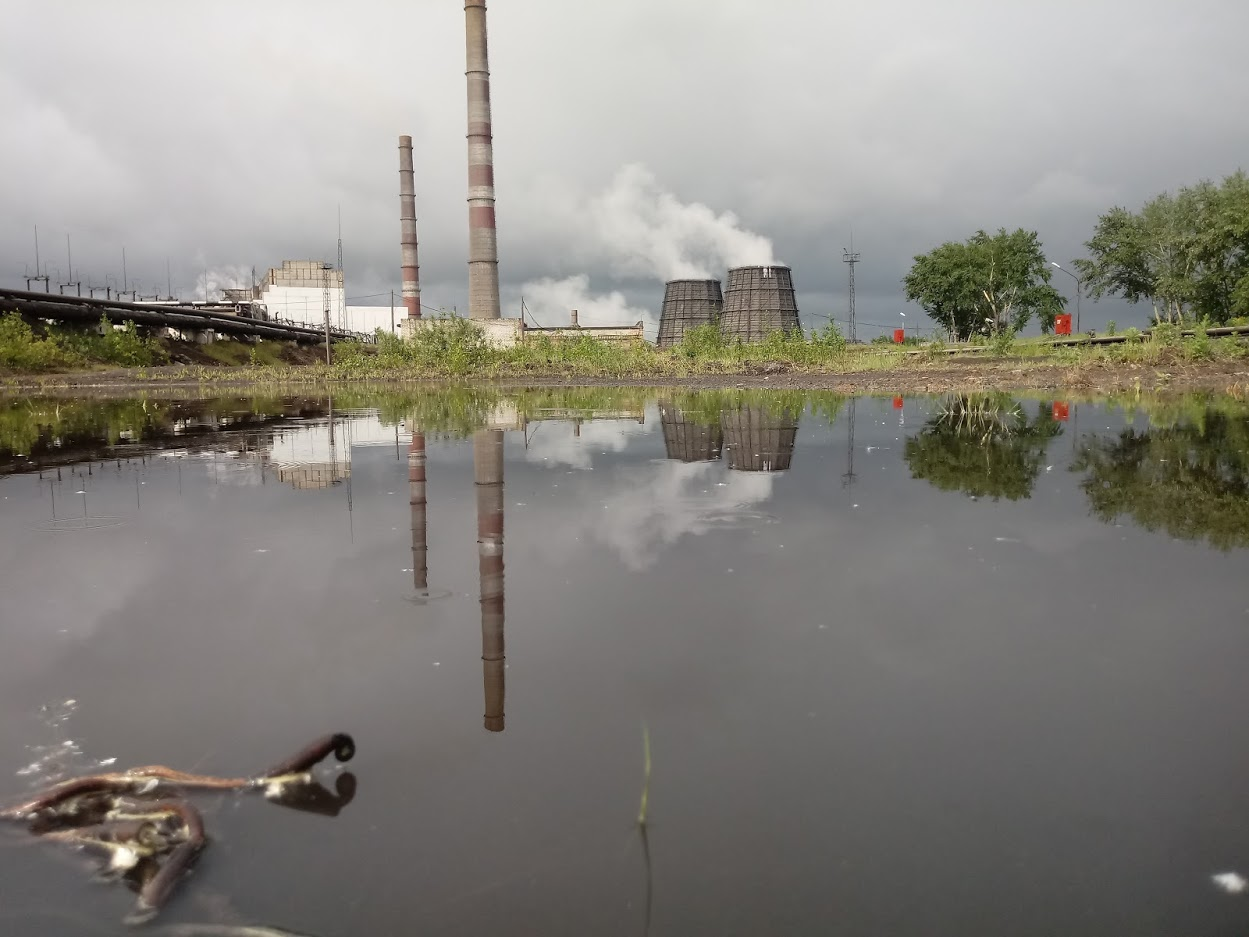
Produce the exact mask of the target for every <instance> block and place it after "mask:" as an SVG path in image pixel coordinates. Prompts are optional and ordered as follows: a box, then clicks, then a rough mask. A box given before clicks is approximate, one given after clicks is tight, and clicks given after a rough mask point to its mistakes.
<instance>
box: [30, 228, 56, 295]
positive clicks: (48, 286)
mask: <svg viewBox="0 0 1249 937" xmlns="http://www.w3.org/2000/svg"><path fill="white" fill-rule="evenodd" d="M40 280H43V291H44V292H45V293H51V292H52V281H51V280H50V279H49V277H48V275H47V273H42V274H41V273H40V272H39V225H35V275H34V276H33V277H27V278H26V289H28V290H29V289H30V284H31V283H38V282H39V281H40Z"/></svg>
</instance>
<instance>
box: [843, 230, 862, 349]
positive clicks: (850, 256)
mask: <svg viewBox="0 0 1249 937" xmlns="http://www.w3.org/2000/svg"><path fill="white" fill-rule="evenodd" d="M841 261H842V263H844V264H848V265H849V266H850V341H851V343H854V342H857V341H858V340H859V333H858V330H857V328H856V323H855V316H854V265H855V264H857V263H858V262H859V255H858V254H857V253H856V252H855V250H854V234H853V233H851V235H850V249H849V250H846V248H844V247H843V248H842V249H841Z"/></svg>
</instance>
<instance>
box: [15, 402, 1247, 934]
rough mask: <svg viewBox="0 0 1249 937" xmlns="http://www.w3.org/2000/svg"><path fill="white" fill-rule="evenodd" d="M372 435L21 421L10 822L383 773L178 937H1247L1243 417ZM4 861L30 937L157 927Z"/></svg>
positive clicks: (799, 418) (269, 848)
mask: <svg viewBox="0 0 1249 937" xmlns="http://www.w3.org/2000/svg"><path fill="white" fill-rule="evenodd" d="M348 404H349V406H347V405H345V404H344V402H343V398H341V397H339V398H336V399H335V400H334V401H331V400H329V399H323V398H315V397H302V398H295V397H287V398H268V399H265V400H252V399H218V400H201V401H166V400H146V401H124V400H112V401H103V402H95V403H92V402H86V401H75V400H67V399H62V400H59V401H49V400H26V401H7V402H0V410H2V411H3V413H2V420H0V472H3V475H0V642H2V643H0V647H2V648H3V653H2V654H0V778H4V779H7V780H5V781H3V784H2V787H3V791H2V793H3V794H4V797H5V799H6V800H15V799H19V798H21V797H22V796H24V795H26V794H28V793H29V792H31V791H33V790H35V789H37V788H40V787H42V786H44V785H46V784H48V783H49V782H51V781H53V780H56V779H58V778H61V777H68V776H72V775H74V774H82V773H88V772H90V771H93V770H98V769H99V767H100V766H101V765H109V766H112V767H114V768H115V769H119V768H124V767H128V766H131V765H138V764H151V763H161V764H167V765H170V766H172V767H174V768H180V769H184V770H192V771H200V772H207V773H212V774H247V773H248V772H254V771H257V770H259V769H261V768H263V767H264V766H266V765H268V764H270V763H272V762H274V761H276V760H278V759H280V758H281V757H283V756H284V755H286V754H287V753H289V752H290V751H292V750H294V749H295V748H297V747H299V745H301V744H302V743H303V742H305V741H307V740H309V739H311V738H313V737H315V736H317V735H319V734H321V733H323V732H328V731H346V732H350V733H352V734H353V735H354V737H355V740H356V743H357V746H358V753H357V755H356V757H355V758H354V759H353V760H352V761H350V762H349V763H347V764H346V765H342V766H337V767H335V766H334V765H332V764H327V765H325V766H323V767H322V768H321V769H320V771H319V774H318V778H319V781H320V783H321V784H322V785H324V788H325V790H324V791H322V792H321V797H320V799H319V800H318V801H317V806H318V808H319V809H317V810H295V809H287V808H286V807H283V806H281V805H279V804H275V803H271V802H267V801H266V800H265V799H264V798H263V797H260V796H255V795H235V794H224V795H223V794H215V795H210V796H203V795H196V796H195V798H194V799H195V802H196V803H197V804H198V805H199V806H200V808H201V809H202V811H203V813H204V816H205V822H206V824H207V826H208V832H209V835H210V837H211V844H210V846H209V847H208V849H207V851H206V852H205V853H204V854H203V857H202V858H201V860H200V861H199V863H198V865H197V866H196V868H195V871H194V873H193V875H192V876H191V877H190V878H188V879H187V880H186V881H184V882H183V883H182V885H181V887H180V888H179V890H178V891H177V892H176V893H175V895H174V897H173V899H172V900H171V901H170V903H169V905H168V906H167V907H166V908H165V909H164V910H163V911H162V913H161V915H160V916H159V917H158V918H157V920H156V921H155V922H154V923H153V924H149V925H147V929H150V930H152V931H153V932H157V931H159V929H160V928H161V927H167V926H168V925H171V924H175V923H179V922H213V923H230V924H240V925H243V924H249V925H258V924H264V925H269V926H273V927H280V928H283V929H286V930H290V931H294V932H297V933H300V934H308V935H316V937H348V935H352V937H355V935H359V937H363V935H391V934H395V935H399V934H405V935H406V934H484V933H490V934H570V935H572V934H576V935H582V934H622V935H641V934H651V935H677V934H681V935H685V934H743V935H744V934H765V933H777V934H824V933H844V934H890V935H912V934H913V935H921V934H922V935H945V934H948V935H956V934H957V935H967V934H979V935H999V934H1012V935H1038V937H1039V935H1047V937H1048V935H1055V934H1062V935H1064V937H1076V935H1089V937H1093V935H1098V937H1101V935H1106V934H1133V935H1160V937H1161V935H1179V934H1185V935H1231V934H1238V933H1244V932H1245V928H1246V927H1249V893H1245V894H1242V895H1237V894H1230V893H1228V892H1227V891H1225V890H1223V889H1221V888H1220V887H1219V886H1218V885H1217V884H1216V883H1215V882H1214V881H1213V879H1212V876H1214V875H1216V874H1219V873H1225V872H1238V873H1241V874H1245V875H1247V876H1249V746H1247V745H1246V743H1245V725H1246V718H1247V714H1249V680H1246V673H1247V672H1249V589H1246V586H1245V576H1244V569H1245V561H1246V553H1245V547H1246V546H1249V489H1247V488H1246V480H1247V479H1249V455H1247V454H1246V449H1247V448H1249V416H1247V415H1246V411H1245V408H1244V407H1241V406H1238V405H1236V404H1235V402H1233V401H1218V400H1198V401H1192V400H1189V401H1183V402H1176V403H1168V404H1141V405H1139V406H1137V407H1135V409H1134V410H1132V411H1125V410H1124V409H1122V408H1121V407H1118V406H1114V405H1111V404H1091V403H1082V404H1074V403H1069V402H1063V401H1048V400H1046V401H1038V400H1012V399H1010V398H1004V397H1000V396H999V397H982V398H972V399H957V398H949V399H911V398H907V399H906V400H901V399H898V400H890V399H888V398H864V399H859V400H855V401H851V400H842V399H839V398H835V397H831V396H827V395H824V396H820V395H812V396H810V397H807V396H804V395H802V394H788V395H767V394H762V393H753V394H749V395H735V394H730V393H720V394H682V395H664V394H660V393H651V392H640V391H621V392H604V391H587V392H584V393H578V392H576V391H569V392H548V393H538V392H531V393H527V394H521V395H519V396H509V395H501V394H490V393H486V392H480V393H468V392H457V393H448V394H428V395H412V396H410V397H405V398H396V397H394V396H390V397H386V398H378V399H377V400H371V399H370V398H369V396H368V395H367V394H360V395H354V396H353V397H352V399H351V400H350V401H348ZM331 407H332V408H333V409H331ZM644 727H645V732H646V735H647V736H648V737H649V746H650V754H651V761H652V773H651V780H650V784H649V791H648V802H647V824H646V835H645V837H643V836H641V835H640V834H639V829H638V826H637V817H638V810H639V802H640V798H641V795H642V790H643V783H644V782H643V763H644V746H643V738H644ZM113 759H115V761H113ZM0 833H4V834H5V835H4V836H3V837H0V933H3V934H5V935H14V937H24V935H62V934H63V935H67V937H69V935H74V937H77V935H94V934H99V935H108V934H120V933H126V932H127V928H126V927H125V926H124V925H122V924H121V923H120V921H121V919H122V918H123V916H124V915H125V914H126V912H127V910H128V909H129V908H130V906H131V905H132V903H133V901H134V895H133V894H132V893H131V892H129V891H127V889H126V888H125V887H124V886H123V885H120V884H116V883H113V884H100V883H93V882H92V881H91V875H92V871H93V866H92V864H91V861H90V860H89V859H88V858H87V857H86V856H84V855H81V854H78V853H75V852H73V851H70V850H67V849H66V848H65V847H64V846H59V845H53V844H49V843H44V842H39V841H36V840H34V839H33V838H32V837H30V836H29V835H27V834H26V833H24V832H23V831H22V830H21V829H20V828H15V829H11V830H0ZM171 933H174V932H173V931H171ZM187 933H190V932H189V931H188V932H187Z"/></svg>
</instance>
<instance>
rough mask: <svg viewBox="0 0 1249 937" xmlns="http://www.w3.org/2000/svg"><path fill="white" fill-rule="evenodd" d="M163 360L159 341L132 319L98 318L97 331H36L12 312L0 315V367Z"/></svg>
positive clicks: (131, 364) (55, 328) (64, 366)
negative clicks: (119, 321) (121, 321)
mask: <svg viewBox="0 0 1249 937" xmlns="http://www.w3.org/2000/svg"><path fill="white" fill-rule="evenodd" d="M166 360H168V356H167V355H166V354H165V352H164V350H163V349H162V348H161V346H160V343H159V342H157V341H155V340H153V339H149V338H144V337H143V336H141V335H140V334H139V332H138V330H137V329H136V328H135V325H134V323H133V322H127V323H125V324H124V325H121V326H115V325H113V324H112V323H110V322H109V321H108V320H107V319H102V320H100V326H99V330H98V331H88V330H83V329H72V328H68V327H63V326H49V327H41V328H40V329H39V330H38V331H36V330H35V329H34V328H33V327H31V325H30V324H29V323H27V322H26V321H25V320H24V319H22V317H21V316H20V315H18V314H17V313H15V312H11V313H7V314H6V315H4V316H0V368H7V369H11V370H14V371H19V372H24V373H39V372H44V371H63V370H67V369H72V368H85V367H89V366H91V365H99V364H114V365H121V366H123V367H130V368H135V367H148V366H151V365H154V364H162V363H164V362H165V361H166Z"/></svg>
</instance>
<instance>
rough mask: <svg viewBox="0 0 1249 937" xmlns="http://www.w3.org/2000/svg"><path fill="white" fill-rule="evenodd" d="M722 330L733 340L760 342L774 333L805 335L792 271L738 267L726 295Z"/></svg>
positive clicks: (774, 268)
mask: <svg viewBox="0 0 1249 937" xmlns="http://www.w3.org/2000/svg"><path fill="white" fill-rule="evenodd" d="M720 328H721V329H722V330H723V331H724V334H725V335H726V336H728V337H729V338H738V339H741V340H742V341H743V342H757V341H761V340H762V339H765V338H767V337H768V335H769V334H770V333H772V332H797V333H798V334H799V335H801V334H802V324H801V323H800V322H799V321H798V305H797V303H796V302H795V300H794V278H793V271H791V270H790V269H789V268H788V267H780V266H776V267H734V268H733V269H732V270H730V271H729V281H728V288H727V289H726V290H725V291H724V313H723V314H722V315H721V316H720Z"/></svg>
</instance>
